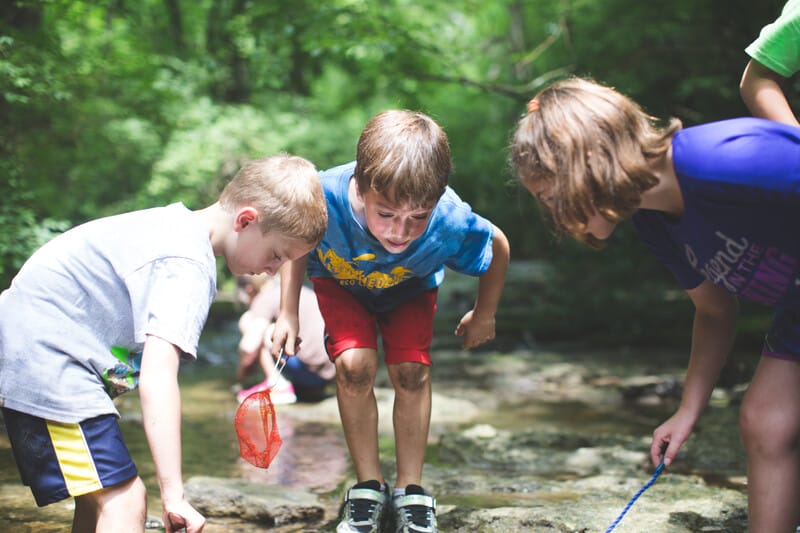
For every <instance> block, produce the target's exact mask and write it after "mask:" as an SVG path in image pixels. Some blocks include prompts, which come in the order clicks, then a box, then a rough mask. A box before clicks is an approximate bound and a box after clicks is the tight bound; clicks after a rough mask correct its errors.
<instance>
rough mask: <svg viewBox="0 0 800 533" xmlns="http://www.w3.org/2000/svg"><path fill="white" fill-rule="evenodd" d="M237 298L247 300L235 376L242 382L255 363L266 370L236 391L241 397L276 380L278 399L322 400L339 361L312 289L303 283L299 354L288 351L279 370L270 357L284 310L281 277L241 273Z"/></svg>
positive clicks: (275, 397)
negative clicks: (331, 354) (289, 354)
mask: <svg viewBox="0 0 800 533" xmlns="http://www.w3.org/2000/svg"><path fill="white" fill-rule="evenodd" d="M236 296H237V299H238V300H239V301H241V302H242V303H244V304H245V305H247V306H248V309H247V311H245V312H244V313H243V314H242V316H241V318H239V331H240V332H241V334H242V337H241V339H240V341H239V368H238V369H237V370H236V379H237V381H238V383H239V385H240V386H242V387H243V386H244V384H245V382H246V381H247V379H248V378H249V377H250V376H251V375H253V373H254V372H255V371H256V367H257V366H259V365H260V366H261V369H262V371H263V372H264V381H261V382H259V383H257V384H255V385H253V386H251V387H249V388H242V389H241V390H239V391H238V392H237V393H236V399H237V400H238V401H239V403H241V402H243V401H244V399H245V398H247V397H248V396H249V395H251V394H253V393H254V392H257V391H262V390H265V389H267V388H269V386H270V385H272V392H271V393H270V399H271V400H272V402H273V403H274V404H290V403H294V402H296V401H297V400H298V398H299V399H300V400H301V401H304V400H305V401H314V400H320V399H322V398H323V397H324V395H325V386H326V385H327V384H328V383H330V381H331V380H332V379H333V377H334V376H335V375H336V367H334V365H333V363H332V362H331V361H330V359H329V358H328V354H327V352H326V351H325V340H324V327H325V324H324V322H323V320H322V315H321V314H320V312H319V307H318V306H317V298H316V296H315V295H314V291H313V290H311V289H310V288H308V287H305V286H303V287H302V289H301V292H300V313H299V315H300V316H299V318H300V338H301V339H302V342H301V343H300V344H299V345H298V348H297V352H296V356H294V357H286V367H285V368H284V369H283V373H282V374H280V373H278V371H277V370H276V368H275V359H274V358H273V357H272V354H271V351H272V330H273V327H274V324H275V320H277V318H278V312H279V311H280V301H281V289H280V283H279V280H278V278H275V277H272V276H269V275H267V274H261V275H257V276H240V277H239V278H237V295H236Z"/></svg>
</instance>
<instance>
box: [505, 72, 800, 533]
mask: <svg viewBox="0 0 800 533" xmlns="http://www.w3.org/2000/svg"><path fill="white" fill-rule="evenodd" d="M528 110H529V113H528V114H527V115H526V116H525V117H524V118H523V119H522V120H521V121H520V122H519V124H518V126H517V129H516V132H515V137H514V142H513V145H512V151H511V157H512V161H513V164H514V167H515V170H516V173H517V175H518V177H519V179H520V181H521V182H522V184H523V185H524V186H525V187H526V188H527V189H528V191H529V192H530V193H531V194H532V195H533V196H535V197H536V198H537V199H538V200H539V202H540V203H541V204H542V206H543V207H544V209H545V211H546V213H547V214H548V216H549V218H550V220H551V222H552V224H553V227H554V229H555V231H556V232H557V233H561V234H564V235H571V236H573V237H575V238H577V239H579V240H581V241H584V242H586V243H587V244H589V245H590V246H593V247H600V246H602V244H603V241H604V240H605V239H607V238H608V237H609V236H610V235H611V233H612V232H613V231H614V229H615V227H616V225H617V224H618V223H619V222H620V221H622V220H625V219H629V218H632V219H633V222H634V225H635V227H636V229H637V231H638V233H639V235H640V237H641V238H642V240H643V241H644V243H645V244H646V245H647V246H648V247H649V249H650V250H651V251H652V252H653V253H654V254H655V255H656V257H657V258H658V259H659V260H660V261H661V262H662V263H663V264H664V265H666V266H667V267H668V268H669V269H670V270H671V272H672V273H673V274H674V276H675V278H676V279H677V280H678V283H679V284H680V285H681V286H682V287H683V288H684V289H685V290H686V292H687V294H688V295H689V297H690V298H691V300H692V301H693V303H694V305H695V319H694V328H693V332H692V348H691V355H690V360H689V367H688V371H687V374H686V379H685V384H684V392H683V397H682V400H681V404H680V407H679V408H678V410H677V411H676V412H675V414H674V415H673V416H672V417H671V418H669V420H667V421H666V422H664V423H663V424H661V425H660V426H659V427H658V428H656V430H655V431H654V433H653V440H652V444H651V449H650V454H651V458H652V461H653V464H654V465H655V464H658V462H660V460H661V459H662V447H664V446H665V447H666V450H665V451H664V452H663V460H664V463H665V465H667V466H668V465H669V464H670V463H671V462H672V461H673V460H674V459H675V457H676V455H677V453H678V450H679V449H680V447H681V446H682V445H683V443H684V442H685V441H686V439H687V438H688V437H689V434H690V433H691V431H692V429H693V427H694V425H695V423H696V422H697V420H698V418H699V417H700V414H701V413H702V411H703V409H704V407H705V406H706V404H707V403H708V399H709V397H710V395H711V392H712V390H713V388H714V384H715V382H716V380H717V377H718V375H719V372H720V370H721V368H722V366H723V365H724V363H725V360H726V358H727V355H728V352H729V351H730V349H731V346H732V344H733V339H734V334H735V331H736V320H737V315H738V303H737V302H738V300H737V298H738V297H743V298H746V299H749V300H753V301H755V302H758V303H761V304H764V305H768V306H770V307H772V308H774V309H775V318H774V321H773V325H772V329H771V330H770V332H769V333H768V334H767V336H766V340H765V343H764V348H763V351H762V357H761V360H760V362H759V365H758V368H757V370H756V372H755V375H754V376H753V379H752V382H751V384H750V387H749V389H748V392H747V394H746V396H745V398H744V401H743V403H742V407H741V411H740V427H741V433H742V440H743V442H744V445H745V450H746V453H747V463H748V499H749V525H750V530H751V531H770V532H773V531H774V532H781V531H785V532H794V530H795V526H796V524H797V523H798V521H800V507H798V506H797V502H798V501H800V476H798V472H800V448H798V446H797V443H798V438H800V290H798V287H799V286H800V277H799V276H800V238H799V237H798V235H797V228H800V128H796V127H792V126H787V125H783V124H779V123H776V122H771V121H767V120H762V119H756V118H741V119H734V120H726V121H722V122H716V123H710V124H705V125H702V126H696V127H692V128H687V129H682V126H681V123H680V121H678V120H677V119H671V120H670V121H668V122H667V123H666V124H663V125H662V124H661V123H659V122H657V121H656V119H655V118H654V117H651V116H649V115H647V114H646V113H645V112H644V111H643V110H642V109H641V108H640V107H639V106H638V105H637V104H636V103H635V102H633V101H632V100H630V99H629V98H627V97H626V96H624V95H622V94H620V93H619V92H617V91H615V90H614V89H611V88H609V87H605V86H602V85H600V84H598V83H596V82H593V81H591V80H586V79H580V78H573V79H568V80H564V81H561V82H557V83H554V84H553V85H551V86H549V87H547V88H545V89H544V90H542V91H541V92H540V93H539V94H538V95H537V96H536V97H535V98H533V99H532V100H531V101H530V102H529V104H528Z"/></svg>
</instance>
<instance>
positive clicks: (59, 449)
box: [2, 407, 138, 507]
mask: <svg viewBox="0 0 800 533" xmlns="http://www.w3.org/2000/svg"><path fill="white" fill-rule="evenodd" d="M2 411H3V420H4V421H5V425H6V431H7V432H8V438H9V440H10V441H11V449H12V451H13V452H14V460H15V461H16V463H17V468H18V469H19V473H20V477H21V478H22V482H23V483H24V484H25V485H27V486H29V487H30V488H31V492H32V493H33V497H34V498H35V499H36V504H37V505H39V506H40V507H41V506H44V505H48V504H50V503H54V502H57V501H60V500H63V499H65V498H69V497H74V496H81V495H83V494H89V493H90V492H95V491H97V490H100V489H102V488H105V487H110V486H112V485H116V484H118V483H122V482H123V481H127V480H129V479H131V478H132V477H135V476H137V475H138V471H137V469H136V465H135V464H133V459H132V458H131V455H130V453H128V447H127V446H125V442H124V441H123V440H122V433H121V432H120V428H119V424H118V423H117V417H116V416H114V415H103V416H99V417H96V418H90V419H89V420H84V421H83V422H81V423H79V424H68V423H64V422H55V421H53V420H45V419H44V418H39V417H37V416H32V415H29V414H25V413H20V412H19V411H14V410H12V409H6V408H5V407H4V408H2Z"/></svg>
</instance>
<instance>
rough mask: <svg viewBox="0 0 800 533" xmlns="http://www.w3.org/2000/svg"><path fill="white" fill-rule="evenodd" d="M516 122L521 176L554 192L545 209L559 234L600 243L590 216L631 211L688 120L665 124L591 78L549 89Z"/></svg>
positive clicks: (615, 216) (515, 158) (613, 216)
mask: <svg viewBox="0 0 800 533" xmlns="http://www.w3.org/2000/svg"><path fill="white" fill-rule="evenodd" d="M528 109H529V111H530V112H529V113H528V114H527V115H526V116H525V117H523V118H522V119H521V120H520V121H519V123H518V124H517V129H516V131H515V133H514V139H513V143H512V146H511V163H512V166H513V167H514V171H515V173H516V175H517V177H518V178H519V180H520V181H521V182H522V183H523V184H524V185H526V186H534V187H535V188H536V189H537V190H540V191H543V194H544V195H546V196H547V197H548V201H547V202H544V203H543V205H542V207H544V209H545V211H546V213H545V214H546V216H547V217H548V218H549V219H550V222H551V224H552V226H553V229H554V231H555V232H556V233H557V234H559V235H564V234H567V235H572V236H573V237H575V238H577V239H579V240H582V241H585V242H587V243H588V244H589V245H591V246H595V247H598V245H599V242H598V241H597V240H596V239H593V238H592V237H591V236H587V235H586V233H585V230H586V224H587V221H588V218H589V216H591V215H593V214H595V213H599V214H601V215H602V216H604V217H605V218H606V219H607V220H609V221H611V222H619V221H620V220H624V219H626V218H628V217H630V216H631V215H632V214H633V213H634V212H635V211H636V210H637V209H638V208H639V205H640V203H641V197H642V193H643V192H645V191H647V190H648V189H650V188H652V187H654V186H655V185H656V184H657V183H658V179H657V178H656V176H655V175H654V173H653V171H652V170H651V163H652V161H653V160H654V159H656V158H658V157H660V156H663V155H664V154H665V153H666V152H667V151H668V150H669V148H670V146H671V143H672V137H673V136H674V135H675V132H677V131H678V130H679V129H680V128H681V122H680V121H679V120H678V119H676V118H672V119H670V120H669V122H668V123H667V124H666V125H665V126H663V127H661V126H659V125H658V122H657V119H656V118H655V117H652V116H650V115H648V114H647V113H645V112H644V111H643V110H642V108H641V107H640V106H639V105H638V104H636V103H635V102H634V101H633V100H631V99H630V98H628V97H627V96H625V95H623V94H621V93H619V92H617V91H616V90H614V89H613V88H610V87H606V86H604V85H601V84H599V83H597V82H595V81H593V80H590V79H585V78H570V79H566V80H562V81H559V82H556V83H553V84H552V85H550V86H548V87H546V88H545V89H543V90H542V91H541V92H540V93H539V94H537V95H536V97H534V98H533V100H531V102H530V104H529V105H528Z"/></svg>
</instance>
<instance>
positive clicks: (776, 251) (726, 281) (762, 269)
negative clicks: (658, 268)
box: [633, 118, 800, 309]
mask: <svg viewBox="0 0 800 533" xmlns="http://www.w3.org/2000/svg"><path fill="white" fill-rule="evenodd" d="M672 159H673V164H674V167H675V173H676V175H677V177H678V182H679V184H680V187H681V192H682V194H683V201H684V213H683V215H682V216H681V218H680V220H677V221H676V220H672V219H670V218H669V217H668V216H666V215H665V214H664V213H661V212H658V211H651V210H646V209H641V210H639V211H638V212H637V213H636V214H635V215H634V217H633V222H634V225H635V227H636V229H637V231H638V232H639V235H640V236H641V238H642V240H643V241H644V242H645V244H646V245H647V246H648V247H649V248H650V250H651V251H652V252H653V253H654V254H655V255H656V257H657V258H658V259H659V261H661V262H662V263H663V264H664V265H666V266H667V267H668V268H669V269H670V270H671V271H672V273H673V275H674V276H675V277H676V279H677V280H678V282H679V283H680V284H681V286H682V287H683V288H684V289H687V290H688V289H693V288H695V287H697V286H698V285H700V283H702V281H703V280H704V279H709V280H711V281H712V282H713V283H714V284H716V285H718V286H720V287H723V288H725V289H727V290H728V291H729V292H731V293H734V294H738V295H740V296H741V297H743V298H746V299H749V300H752V301H754V302H757V303H759V304H763V305H767V306H776V305H780V306H788V307H792V308H795V309H798V308H800V290H799V288H798V285H800V279H799V278H798V274H799V273H800V272H799V271H800V234H798V228H800V128H796V127H792V126H787V125H784V124H779V123H777V122H772V121H768V120H762V119H757V118H738V119H732V120H725V121H721V122H714V123H710V124H705V125H702V126H696V127H691V128H687V129H685V130H681V131H679V132H678V133H677V134H676V135H675V138H674V139H673V141H672Z"/></svg>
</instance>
